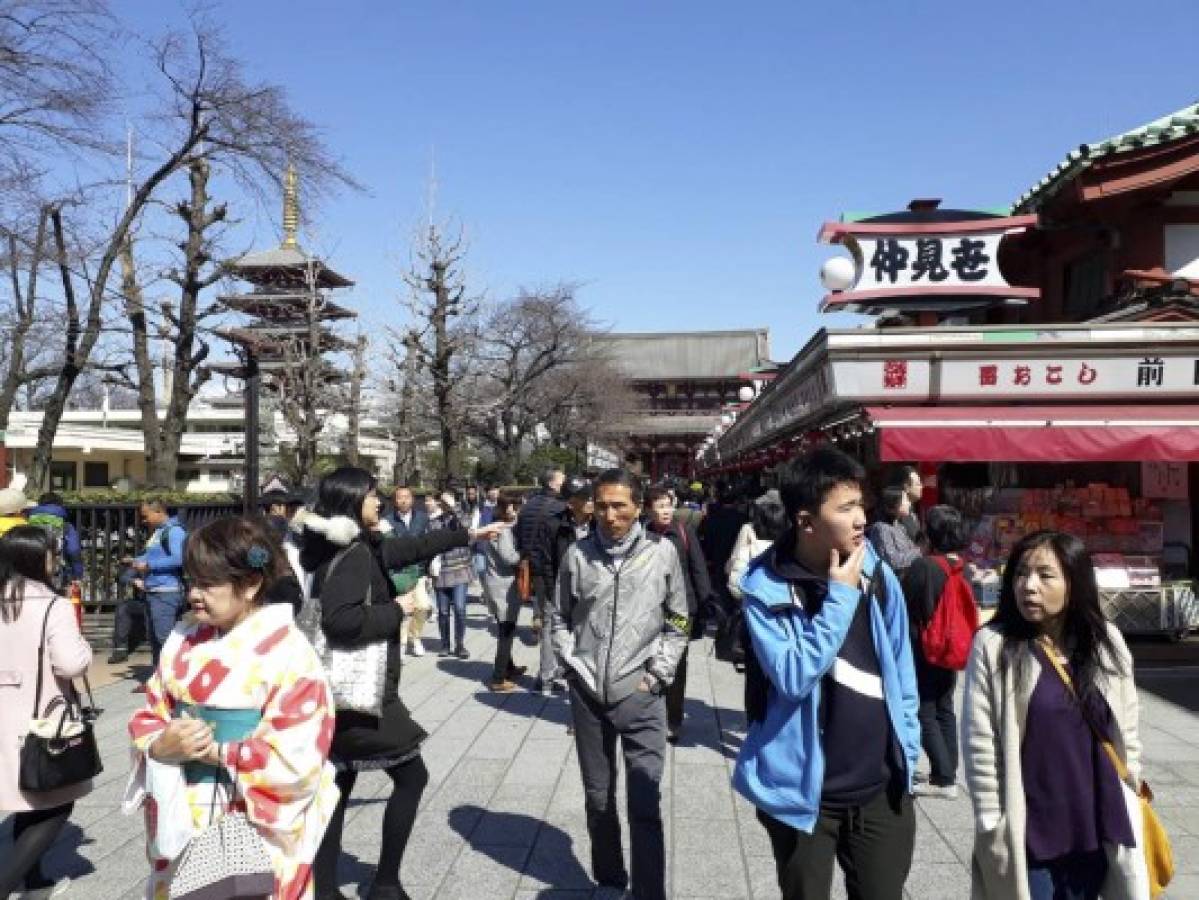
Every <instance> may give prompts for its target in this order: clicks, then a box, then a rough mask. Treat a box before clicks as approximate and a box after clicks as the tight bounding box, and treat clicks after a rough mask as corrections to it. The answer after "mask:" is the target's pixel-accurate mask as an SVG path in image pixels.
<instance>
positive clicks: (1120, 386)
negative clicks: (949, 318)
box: [832, 353, 1199, 401]
mask: <svg viewBox="0 0 1199 900" xmlns="http://www.w3.org/2000/svg"><path fill="white" fill-rule="evenodd" d="M832 368H833V379H834V383H835V385H836V394H837V396H838V397H839V398H843V399H856V400H887V399H894V400H919V399H938V398H943V399H969V400H978V399H990V400H997V401H1010V400H1017V401H1018V400H1024V399H1038V400H1045V399H1068V398H1076V397H1090V398H1096V399H1097V398H1102V397H1110V398H1113V399H1116V398H1119V399H1137V398H1139V399H1144V400H1154V399H1158V398H1160V397H1164V396H1174V397H1178V396H1186V397H1194V396H1196V394H1197V393H1199V358H1197V357H1195V356H1164V355H1158V354H1155V353H1148V354H1138V355H1136V356H1119V357H1110V356H1109V357H1096V356H1090V357H1075V356H1069V357H1066V356H1062V357H1049V358H1003V359H987V358H981V359H980V358H975V359H956V358H955V359H931V360H930V359H928V358H904V357H896V358H894V359H881V360H844V361H837V362H834V363H833V367H832ZM934 385H936V390H934V389H933V386H934Z"/></svg>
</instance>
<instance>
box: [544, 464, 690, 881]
mask: <svg viewBox="0 0 1199 900" xmlns="http://www.w3.org/2000/svg"><path fill="white" fill-rule="evenodd" d="M640 509H641V486H640V484H639V483H638V482H637V481H636V479H634V478H633V477H632V476H631V475H630V474H629V473H627V472H625V471H623V470H620V469H610V470H608V471H607V472H604V473H603V474H602V475H600V477H599V478H598V479H597V481H596V482H595V525H596V527H595V528H594V529H593V530H592V531H591V533H590V534H588V535H587V537H585V538H583V539H582V540H579V541H576V542H575V543H574V544H572V545H571V546H570V547H569V548H568V549H567V550H566V555H565V557H564V559H563V561H562V567H561V570H560V572H559V573H558V581H557V603H556V604H555V606H554V608H553V617H552V632H553V638H554V646H555V647H556V648H557V651H558V653H559V655H560V657H561V659H562V661H563V662H564V663H565V665H566V666H567V670H568V678H569V682H570V709H571V714H572V717H573V719H574V728H575V748H576V751H577V753H578V757H579V768H580V769H581V771H582V775H583V790H584V794H585V805H586V809H587V831H588V834H589V835H590V836H591V874H592V877H593V878H594V879H595V880H596V881H597V882H598V883H599V884H600V885H602V886H605V887H615V888H619V889H622V890H623V889H624V888H625V887H626V885H627V886H628V887H629V888H630V889H631V891H632V895H633V896H634V897H636V898H638V900H665V897H666V851H665V840H664V837H663V828H662V809H661V781H662V768H663V763H664V759H665V755H666V709H665V703H664V702H663V696H662V695H663V693H664V692H665V690H666V688H667V687H669V686H670V683H671V681H672V680H673V679H674V675H675V667H676V666H677V665H678V662H679V659H680V658H681V657H682V655H683V651H684V649H685V648H686V646H687V633H688V628H689V623H688V621H687V589H686V586H685V583H684V579H683V570H682V566H681V564H680V563H679V555H678V553H676V552H675V549H674V547H672V546H671V545H670V544H669V543H667V542H666V541H664V540H663V539H661V538H659V537H658V536H657V535H654V534H650V533H647V532H646V531H645V529H644V528H642V526H641V523H640V522H639V521H638V520H637V515H638V513H639V512H640ZM547 630H550V629H547ZM618 737H619V738H620V743H621V749H622V751H623V754H624V764H625V779H626V782H625V784H626V786H625V790H626V794H627V801H628V820H629V843H630V850H631V854H632V878H631V879H630V877H629V873H628V871H627V870H626V869H625V865H624V852H623V850H622V849H621V839H620V820H619V818H618V816H617V812H616V758H615V754H616V742H617V738H618Z"/></svg>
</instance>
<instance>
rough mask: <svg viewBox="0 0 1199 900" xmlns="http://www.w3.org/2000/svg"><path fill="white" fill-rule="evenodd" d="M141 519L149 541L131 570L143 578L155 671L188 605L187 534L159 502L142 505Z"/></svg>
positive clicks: (134, 560) (135, 558)
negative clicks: (185, 580) (185, 585)
mask: <svg viewBox="0 0 1199 900" xmlns="http://www.w3.org/2000/svg"><path fill="white" fill-rule="evenodd" d="M140 515H141V519H142V522H143V523H144V524H145V525H146V527H147V528H149V529H151V531H150V539H149V540H147V541H146V548H145V550H143V551H142V552H141V554H139V555H138V556H135V557H134V558H133V559H132V560H131V561H130V566H131V568H132V569H133V570H134V571H135V572H137V573H138V574H140V575H141V576H142V579H141V580H142V584H143V585H144V590H145V592H146V603H147V605H148V606H149V608H150V649H151V651H152V653H153V654H154V666H155V667H156V668H157V666H158V654H159V653H161V652H162V645H163V644H165V643H166V640H167V638H168V637H170V636H171V630H172V629H173V628H174V627H175V622H177V621H178V620H179V616H180V615H182V613H183V607H184V605H185V604H186V602H187V598H186V597H185V596H184V592H183V543H184V541H185V540H186V539H187V532H186V531H185V530H184V528H183V526H182V525H181V524H179V520H178V519H176V518H175V517H174V516H172V515H170V514H169V513H168V512H167V508H166V504H165V503H163V502H162V501H161V500H147V501H145V502H144V503H142V505H141V511H140Z"/></svg>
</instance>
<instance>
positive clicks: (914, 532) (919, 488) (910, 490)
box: [888, 466, 924, 544]
mask: <svg viewBox="0 0 1199 900" xmlns="http://www.w3.org/2000/svg"><path fill="white" fill-rule="evenodd" d="M888 487H897V488H902V489H903V492H904V493H905V494H907V495H908V500H910V501H911V504H912V510H911V512H909V513H908V514H907V515H906V516H903V517H902V518H901V519H900V520H899V524H900V525H902V526H903V528H904V531H906V532H907V533H908V537H910V538H911V539H912V543H914V544H918V543H920V541H921V540H922V539H923V537H924V529H923V528H922V527H921V525H920V501H921V499H922V498H923V497H924V481H923V480H922V479H921V478H920V471H919V470H918V469H917V468H916V467H915V466H900V467H899V468H898V469H896V470H895V472H894V473H892V475H891V478H890V480H889V481H888Z"/></svg>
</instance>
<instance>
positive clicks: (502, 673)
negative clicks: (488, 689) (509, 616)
mask: <svg viewBox="0 0 1199 900" xmlns="http://www.w3.org/2000/svg"><path fill="white" fill-rule="evenodd" d="M515 636H516V623H515V622H496V624H495V637H496V640H495V665H494V666H493V667H492V669H491V680H492V681H495V682H499V681H503V680H504V679H505V678H507V677H508V676H509V675H511V674H512V639H513V638H514V637H515Z"/></svg>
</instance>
